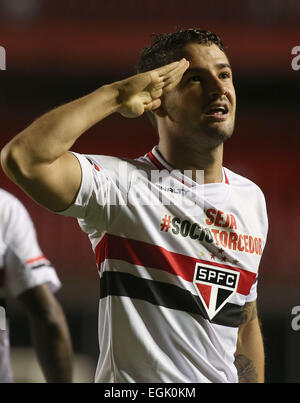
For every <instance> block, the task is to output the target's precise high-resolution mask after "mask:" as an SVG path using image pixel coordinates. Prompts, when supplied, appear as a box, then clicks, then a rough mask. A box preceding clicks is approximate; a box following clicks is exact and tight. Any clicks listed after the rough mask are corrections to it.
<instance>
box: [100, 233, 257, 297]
mask: <svg viewBox="0 0 300 403" xmlns="http://www.w3.org/2000/svg"><path fill="white" fill-rule="evenodd" d="M95 256H96V262H97V265H98V267H99V268H100V264H101V263H102V262H103V261H104V260H105V259H116V260H124V261H125V262H128V263H132V264H135V265H139V266H144V267H151V268H154V269H158V270H163V271H166V272H168V273H171V274H174V275H176V276H179V277H181V278H183V279H184V280H186V281H190V282H193V277H194V270H195V265H196V263H204V264H209V265H210V266H215V267H220V268H224V269H231V270H235V271H237V272H239V273H240V278H239V284H238V288H237V292H238V293H240V294H243V295H248V294H249V292H250V288H251V286H252V284H253V283H254V281H255V278H256V274H255V273H253V272H250V271H247V270H243V269H240V268H238V267H233V266H229V265H224V264H221V263H216V262H210V261H207V260H203V259H196V258H194V257H191V256H186V255H182V254H180V253H175V252H170V251H168V250H167V249H165V248H163V247H161V246H157V245H153V244H149V243H147V242H143V241H137V240H135V239H129V238H123V237H120V236H117V235H112V234H105V235H104V237H103V238H102V239H101V241H100V242H99V243H98V245H97V246H96V248H95Z"/></svg>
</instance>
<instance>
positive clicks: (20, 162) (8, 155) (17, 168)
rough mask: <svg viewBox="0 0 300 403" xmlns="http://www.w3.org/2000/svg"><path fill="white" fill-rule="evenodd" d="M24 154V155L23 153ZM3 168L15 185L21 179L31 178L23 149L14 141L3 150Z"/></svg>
mask: <svg viewBox="0 0 300 403" xmlns="http://www.w3.org/2000/svg"><path fill="white" fill-rule="evenodd" d="M23 154H24V153H23ZM0 157H1V166H2V169H3V171H4V173H5V174H6V175H7V176H8V177H9V178H10V179H11V180H12V181H13V182H15V183H17V184H19V182H20V178H28V179H29V178H30V174H29V170H28V169H26V168H25V167H26V166H25V159H24V158H22V150H21V147H20V146H18V144H17V142H16V141H14V140H12V141H11V142H10V143H8V144H6V146H5V147H4V148H3V149H2V150H1V155H0Z"/></svg>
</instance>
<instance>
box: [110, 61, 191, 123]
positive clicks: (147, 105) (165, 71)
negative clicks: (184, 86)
mask: <svg viewBox="0 0 300 403" xmlns="http://www.w3.org/2000/svg"><path fill="white" fill-rule="evenodd" d="M188 67H189V62H188V61H187V60H186V59H181V60H180V61H177V62H173V63H170V64H167V65H165V66H162V67H159V68H157V69H155V70H150V71H146V72H145V73H140V74H137V75H135V76H132V77H129V78H127V79H125V80H122V81H119V82H118V84H119V85H118V90H119V97H118V103H119V104H120V107H119V109H118V112H119V113H120V114H121V115H122V116H125V117H126V118H135V117H138V116H140V115H142V114H143V113H144V112H145V111H153V110H155V109H157V108H159V107H160V105H161V99H160V97H161V96H162V95H163V94H165V93H167V92H168V91H171V90H172V89H173V88H174V87H175V86H176V85H177V84H178V83H179V82H180V80H181V78H182V76H183V74H184V72H185V71H186V70H187V68H188Z"/></svg>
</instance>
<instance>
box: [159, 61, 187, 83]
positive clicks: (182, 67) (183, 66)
mask: <svg viewBox="0 0 300 403" xmlns="http://www.w3.org/2000/svg"><path fill="white" fill-rule="evenodd" d="M188 67H189V62H185V63H182V64H180V65H178V67H177V68H176V69H174V70H172V71H170V72H168V73H167V74H165V75H164V77H163V80H164V82H166V81H169V80H172V79H173V78H177V77H179V76H182V75H183V73H184V72H185V71H186V70H187V68H188Z"/></svg>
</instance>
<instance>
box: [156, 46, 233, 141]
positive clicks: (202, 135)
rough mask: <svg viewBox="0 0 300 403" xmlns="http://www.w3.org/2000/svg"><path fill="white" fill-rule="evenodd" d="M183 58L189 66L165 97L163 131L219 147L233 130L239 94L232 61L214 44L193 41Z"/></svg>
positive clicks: (187, 47)
mask: <svg viewBox="0 0 300 403" xmlns="http://www.w3.org/2000/svg"><path fill="white" fill-rule="evenodd" d="M180 57H185V58H186V59H187V60H188V61H189V62H190V66H189V68H188V70H187V71H186V72H185V73H184V75H183V77H182V80H181V82H180V83H179V84H178V85H177V86H176V87H175V88H174V89H173V90H171V91H170V92H169V93H167V94H166V95H165V96H164V99H163V110H164V112H165V116H164V117H163V122H162V124H163V132H166V133H167V134H169V135H170V134H171V135H175V136H184V137H185V139H186V140H188V139H191V140H192V141H197V140H199V141H200V143H201V144H203V145H204V144H207V145H208V146H217V145H218V144H220V143H222V142H224V141H225V140H226V139H227V138H229V137H230V136H231V135H232V132H233V129H234V120H235V110H236V96H235V90H234V86H233V81H232V71H231V68H230V65H229V61H228V59H227V57H226V55H225V53H224V52H222V51H221V50H220V49H219V47H218V46H217V45H215V44H212V45H210V46H207V45H199V44H196V43H190V44H188V45H187V46H185V48H184V49H183V52H182V53H181V54H180Z"/></svg>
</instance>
